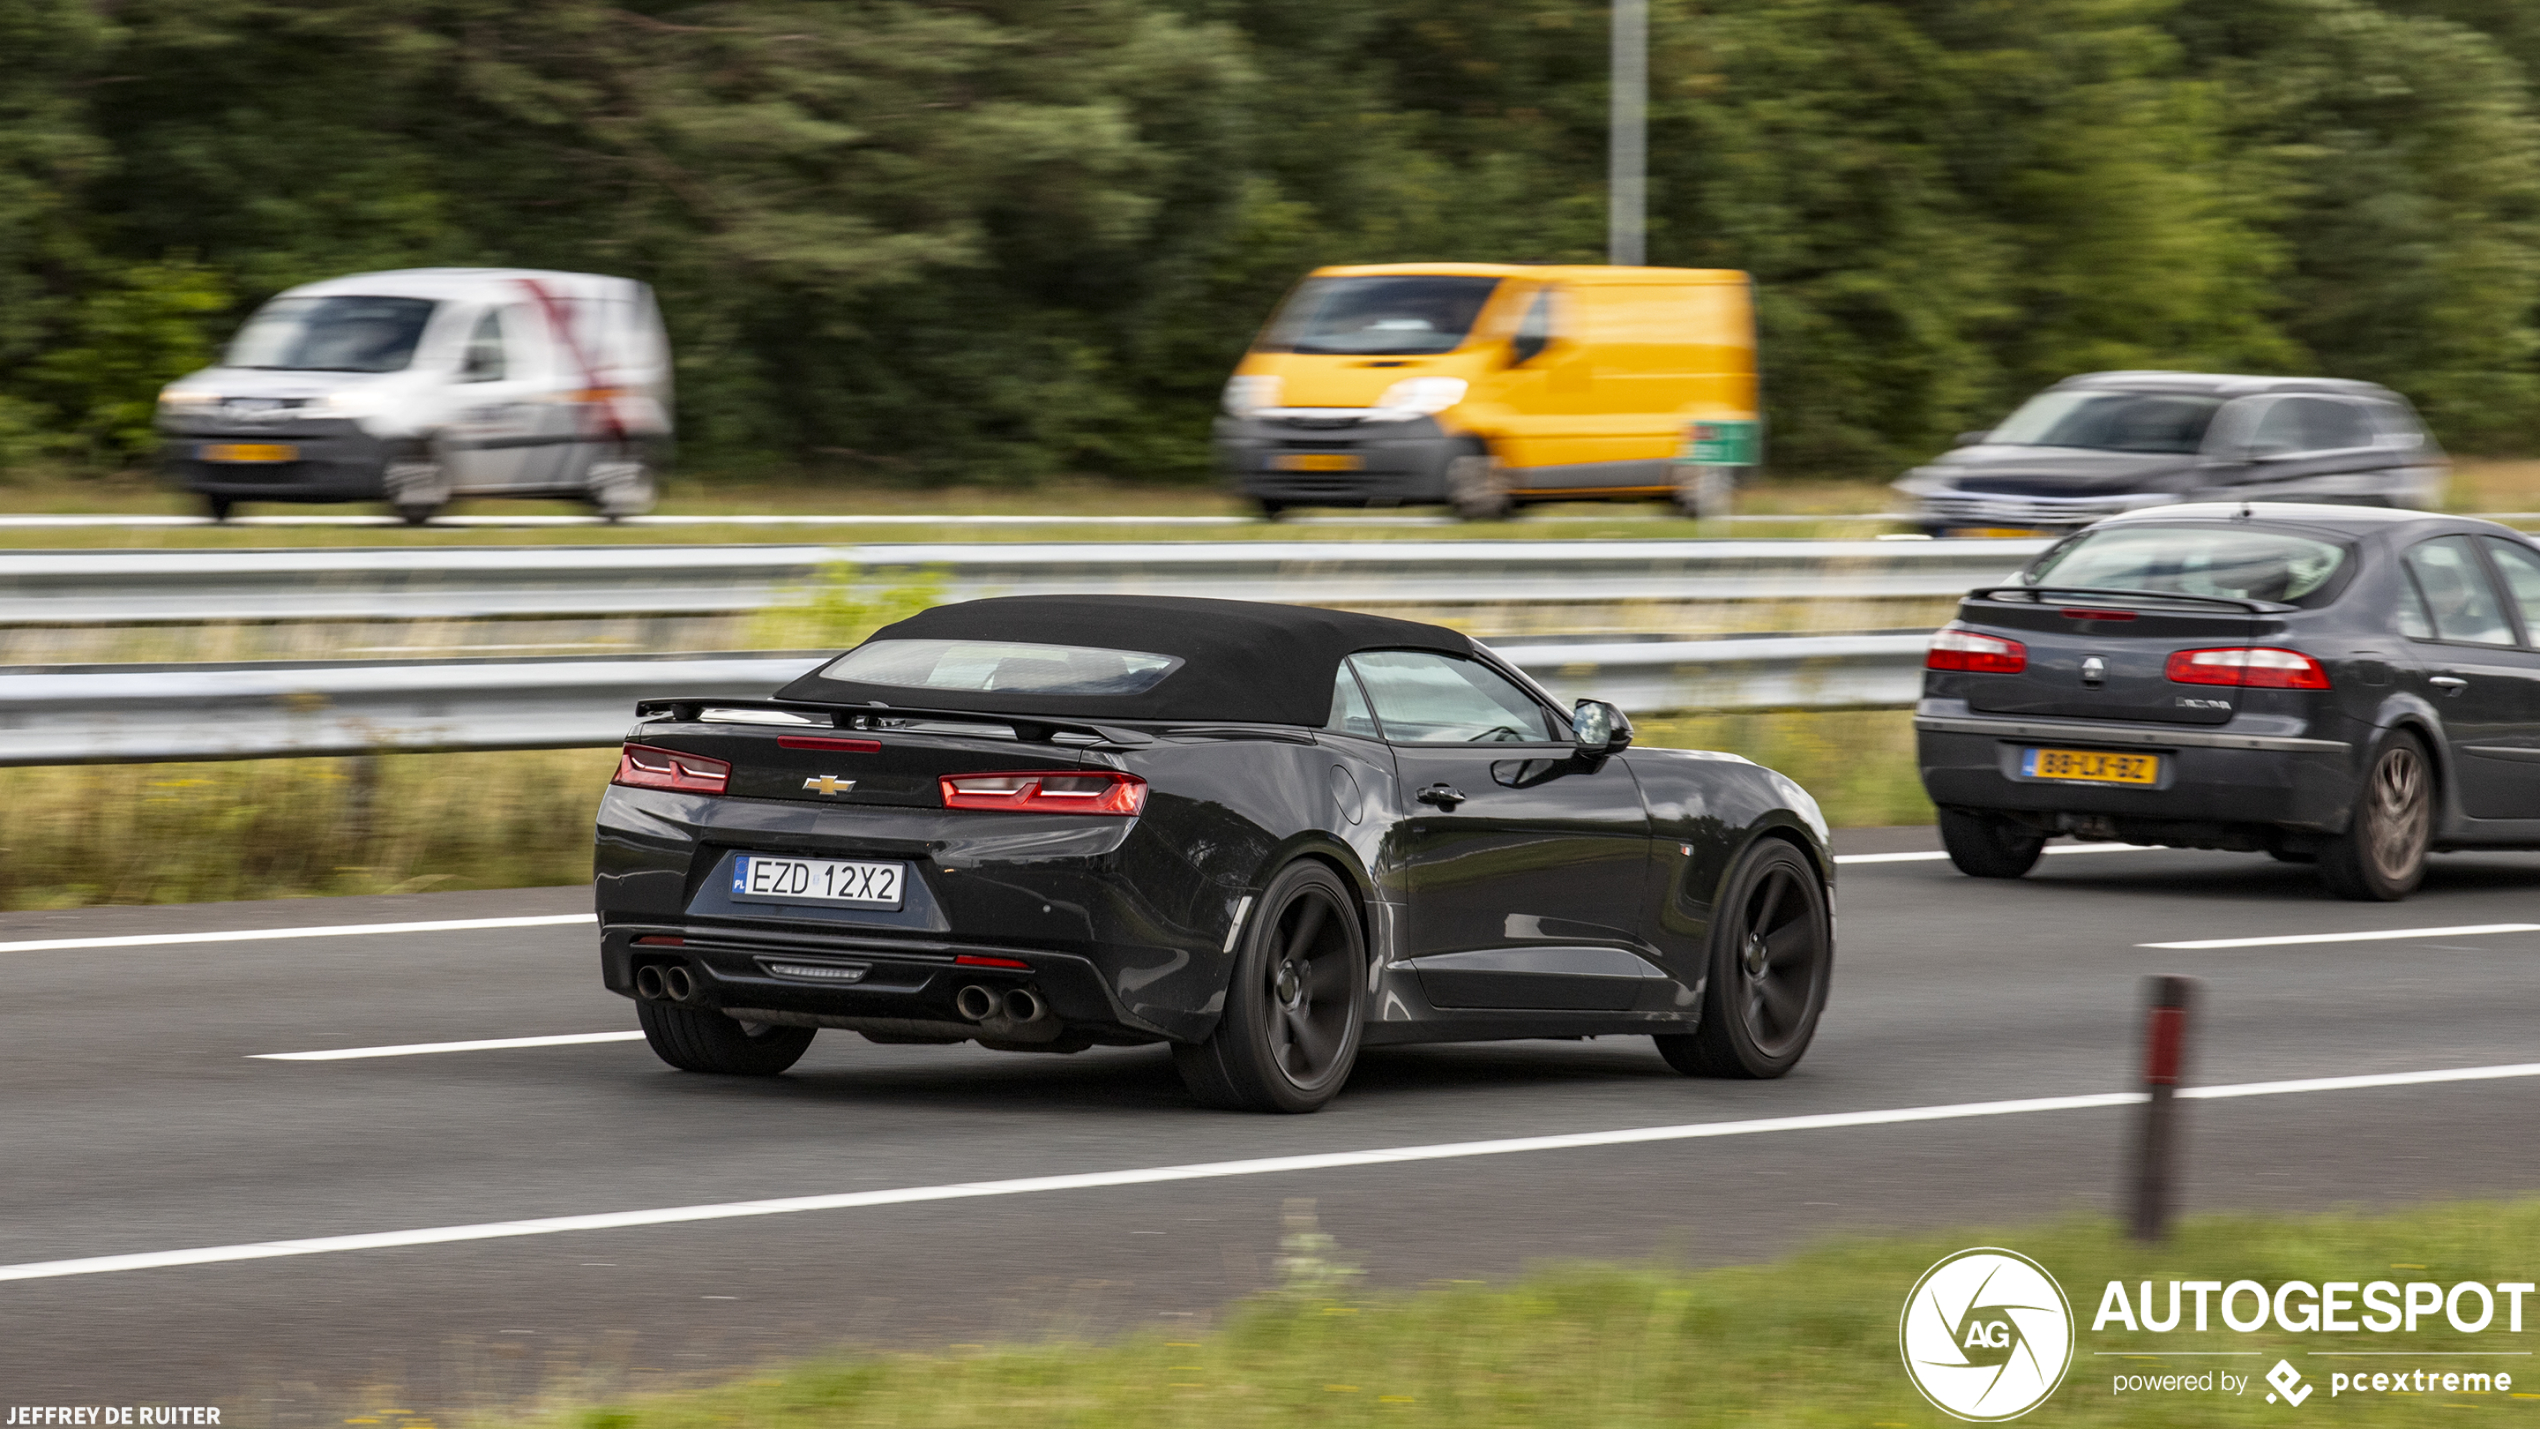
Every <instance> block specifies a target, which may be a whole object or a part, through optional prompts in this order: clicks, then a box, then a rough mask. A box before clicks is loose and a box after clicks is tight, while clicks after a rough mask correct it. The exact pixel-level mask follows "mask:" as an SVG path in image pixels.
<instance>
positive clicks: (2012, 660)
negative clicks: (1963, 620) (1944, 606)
mask: <svg viewBox="0 0 2540 1429" xmlns="http://www.w3.org/2000/svg"><path fill="white" fill-rule="evenodd" d="M1923 668H1924V669H1926V670H1967V671H1971V672H1973V673H1975V674H1979V675H2016V674H2018V673H2019V672H2021V671H2022V670H2025V669H2027V668H2028V647H2027V646H2025V645H2023V644H2021V643H2020V642H2018V641H2017V640H2005V639H2003V638H2002V637H2000V636H1998V635H1978V634H1976V633H1975V632H1974V631H1972V630H1962V629H1960V628H1959V627H1957V626H1955V625H1944V626H1942V627H1941V628H1939V629H1938V630H1935V631H1933V632H1932V636H1931V653H1929V654H1927V655H1925V656H1924V657H1923Z"/></svg>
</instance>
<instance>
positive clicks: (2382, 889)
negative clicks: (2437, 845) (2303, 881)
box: [2319, 734, 2434, 903]
mask: <svg viewBox="0 0 2540 1429" xmlns="http://www.w3.org/2000/svg"><path fill="white" fill-rule="evenodd" d="M2433 836H2434V769H2433V765H2432V764H2431V763H2429V762H2428V761H2427V759H2426V757H2425V746H2424V745H2421V744H2419V743H2417V741H2416V737H2415V736H2414V735H2409V734H2399V735H2394V736H2393V737H2392V738H2391V740H2390V742H2389V743H2388V744H2386V745H2383V746H2382V748H2381V752H2380V753H2378V754H2376V755H2374V756H2373V761H2372V769H2371V772H2370V773H2368V774H2366V775H2365V776H2364V787H2363V792H2362V793H2361V794H2359V795H2358V796H2357V797H2356V800H2355V812H2354V815H2353V817H2352V818H2351V819H2349V820H2348V822H2347V825H2346V832H2345V833H2343V834H2341V835H2339V836H2338V837H2337V838H2335V839H2333V840H2331V841H2330V842H2329V844H2328V846H2327V847H2326V848H2324V849H2322V850H2321V851H2320V858H2319V870H2320V881H2321V882H2322V883H2325V884H2327V885H2328V891H2329V892H2331V893H2334V894H2336V895H2337V896H2338V897H2340V898H2353V899H2357V900H2359V901H2365V902H2374V901H2378V902H2385V903H2386V902H2391V901H2394V900H2396V899H2401V898H2405V897H2407V896H2408V895H2409V894H2410V893H2412V892H2414V891H2415V890H2416V886H2417V884H2419V883H2421V882H2423V881H2424V879H2425V854H2426V849H2427V846H2428V845H2430V844H2431V843H2432V842H2433Z"/></svg>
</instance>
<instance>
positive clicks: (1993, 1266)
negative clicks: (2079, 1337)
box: [1896, 1246, 2073, 1424]
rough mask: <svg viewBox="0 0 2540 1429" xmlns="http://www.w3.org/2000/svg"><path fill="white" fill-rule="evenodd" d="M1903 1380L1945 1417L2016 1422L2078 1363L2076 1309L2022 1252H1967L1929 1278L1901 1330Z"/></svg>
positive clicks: (1912, 1299)
mask: <svg viewBox="0 0 2540 1429" xmlns="http://www.w3.org/2000/svg"><path fill="white" fill-rule="evenodd" d="M1896 1335H1897V1340H1898V1342H1899V1344H1900V1346H1901V1348H1902V1349H1903V1351H1904V1355H1905V1373H1906V1375H1907V1376H1908V1377H1910V1378H1911V1379H1912V1380H1913V1381H1914V1387H1915V1388H1916V1389H1919V1390H1921V1391H1922V1392H1923V1398H1925V1399H1928V1400H1930V1401H1931V1402H1932V1404H1933V1406H1934V1407H1936V1408H1938V1409H1939V1410H1940V1411H1941V1412H1942V1413H1944V1414H1948V1415H1951V1416H1953V1417H1955V1418H1959V1419H1966V1420H1971V1421H1973V1422H1975V1423H1979V1424H1984V1423H1992V1422H1994V1421H1997V1420H2003V1419H2017V1418H2019V1417H2020V1416H2021V1415H2023V1414H2026V1413H2028V1412H2029V1411H2030V1410H2032V1409H2035V1408H2036V1407H2037V1406H2039V1405H2041V1404H2043V1403H2045V1402H2046V1397H2047V1396H2048V1395H2050V1394H2053V1393H2054V1392H2055V1386H2057V1385H2059V1384H2061V1383H2063V1382H2064V1372H2065V1371H2066V1370H2068V1369H2071V1368H2072V1364H2073V1307H2072V1302H2071V1301H2068V1300H2066V1299H2065V1298H2064V1287H2062V1286H2060V1285H2058V1284H2056V1283H2055V1277H2054V1276H2052V1275H2049V1274H2047V1273H2046V1267H2044V1266H2042V1265H2040V1264H2038V1263H2037V1262H2036V1261H2034V1260H2031V1259H2029V1258H2028V1257H2027V1256H2025V1255H2022V1254H2020V1253H2019V1252H2017V1251H2012V1250H2001V1249H1998V1248H1995V1247H1993V1246H1981V1247H1978V1248H1977V1249H1974V1250H1962V1251H1960V1252H1958V1253H1957V1254H1956V1255H1953V1256H1950V1257H1948V1258H1947V1259H1944V1260H1942V1261H1941V1262H1940V1263H1939V1264H1938V1265H1935V1266H1933V1267H1932V1268H1931V1269H1929V1270H1926V1271H1924V1272H1923V1278H1922V1279H1920V1280H1917V1281H1915V1282H1914V1289H1913V1293H1911V1294H1909V1295H1907V1296H1906V1297H1905V1313H1904V1315H1903V1317H1902V1318H1901V1319H1899V1321H1898V1322H1897V1330H1896Z"/></svg>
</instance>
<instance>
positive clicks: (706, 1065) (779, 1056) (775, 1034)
mask: <svg viewBox="0 0 2540 1429" xmlns="http://www.w3.org/2000/svg"><path fill="white" fill-rule="evenodd" d="M635 1016H636V1019H637V1020H638V1021H640V1022H641V1023H643V1025H644V1040H645V1041H646V1042H647V1043H650V1044H651V1046H652V1049H653V1055H654V1056H656V1057H659V1058H661V1059H662V1060H663V1061H665V1062H668V1063H669V1064H670V1065H672V1066H674V1067H677V1068H678V1069H679V1070H681V1071H683V1072H714V1073H719V1074H721V1075H723V1076H727V1077H772V1076H775V1075H776V1074H777V1073H779V1072H781V1071H784V1070H785V1069H786V1068H787V1067H790V1066H792V1065H794V1064H795V1063H796V1062H799V1061H801V1060H802V1056H803V1053H804V1051H805V1050H807V1049H808V1048H809V1047H810V1046H811V1038H812V1033H813V1032H814V1031H816V1030H817V1029H815V1028H810V1027H777V1026H774V1025H772V1024H769V1023H765V1022H736V1021H734V1020H733V1019H731V1018H729V1017H726V1016H724V1015H723V1014H722V1013H720V1012H715V1011H712V1010H710V1009H707V1008H696V1007H680V1006H677V1005H676V1004H673V1003H667V1002H649V1001H645V1002H637V1003H636V1004H635Z"/></svg>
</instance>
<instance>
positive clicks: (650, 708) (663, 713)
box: [635, 699, 1155, 749]
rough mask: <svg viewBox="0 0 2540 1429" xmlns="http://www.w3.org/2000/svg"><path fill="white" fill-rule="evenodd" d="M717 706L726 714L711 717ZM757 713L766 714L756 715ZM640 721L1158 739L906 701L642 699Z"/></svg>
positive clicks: (1027, 740)
mask: <svg viewBox="0 0 2540 1429" xmlns="http://www.w3.org/2000/svg"><path fill="white" fill-rule="evenodd" d="M709 711H711V712H713V713H715V714H718V715H724V716H725V718H723V719H714V720H710V719H708V718H707V717H706V716H707V713H708V712H709ZM752 715H760V716H765V717H764V718H757V719H753V718H750V716H752ZM635 719H636V722H637V723H639V724H641V723H646V722H649V721H653V720H674V721H677V722H679V723H682V724H698V723H706V724H763V725H792V724H805V725H813V726H818V727H822V728H827V729H862V730H876V729H889V728H891V727H892V726H893V725H895V724H904V723H908V722H911V721H922V722H925V723H928V724H934V723H940V722H946V721H951V722H958V723H963V724H985V725H1001V726H1003V727H1005V728H1006V729H1009V730H1012V731H1013V732H1014V737H1015V739H1016V740H1017V741H1019V742H1021V743H1024V744H1052V743H1057V742H1058V739H1057V736H1059V735H1060V734H1073V735H1077V736H1079V738H1076V739H1071V740H1068V741H1066V742H1067V743H1069V744H1072V745H1077V746H1079V747H1087V746H1091V745H1109V746H1112V747H1114V748H1118V749H1135V748H1138V747H1140V746H1142V745H1148V744H1153V743H1155V736H1154V735H1151V734H1149V733H1147V732H1146V731H1145V730H1141V729H1124V728H1122V727H1121V726H1119V725H1112V724H1095V723H1092V722H1090V721H1087V720H1077V719H1063V718H1053V717H1048V716H1042V715H1008V714H984V713H982V712H980V711H978V710H933V709H912V708H909V707H906V706H902V705H887V706H880V707H866V708H853V707H841V706H838V705H813V704H803V703H801V702H798V701H794V700H749V699H738V700H718V699H676V700H638V701H636V703H635Z"/></svg>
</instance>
